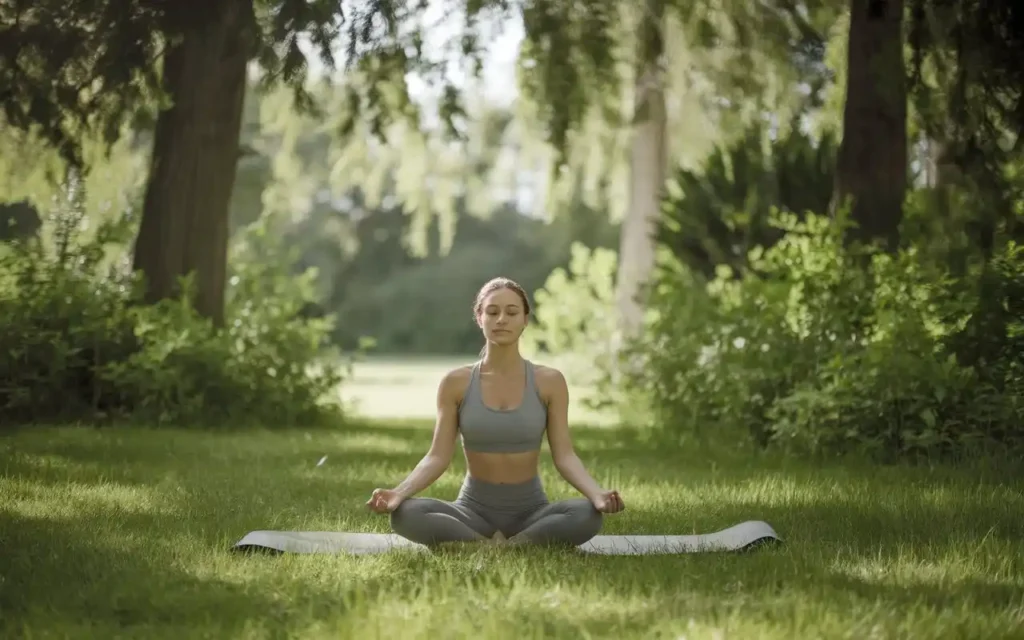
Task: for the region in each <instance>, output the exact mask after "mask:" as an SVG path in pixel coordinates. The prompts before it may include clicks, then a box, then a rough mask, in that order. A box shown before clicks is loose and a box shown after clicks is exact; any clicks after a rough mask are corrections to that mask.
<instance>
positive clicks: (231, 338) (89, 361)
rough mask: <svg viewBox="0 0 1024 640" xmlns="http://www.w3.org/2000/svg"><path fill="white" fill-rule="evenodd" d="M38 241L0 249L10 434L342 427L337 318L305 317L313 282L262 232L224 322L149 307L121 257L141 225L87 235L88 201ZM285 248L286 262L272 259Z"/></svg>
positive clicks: (76, 199) (61, 216) (236, 270)
mask: <svg viewBox="0 0 1024 640" xmlns="http://www.w3.org/2000/svg"><path fill="white" fill-rule="evenodd" d="M68 195H69V199H68V201H67V202H66V203H58V205H57V206H55V208H54V210H53V211H51V212H50V215H49V217H48V219H47V224H46V225H45V226H46V227H49V228H50V229H51V234H50V235H49V236H46V237H44V239H43V240H42V241H29V242H21V243H17V244H12V245H8V246H7V247H6V249H0V324H2V326H3V327H4V331H3V332H2V334H0V351H2V352H3V353H4V354H6V356H7V357H5V358H3V359H0V380H2V383H0V424H4V425H13V424H17V423H33V422H35V423H38V422H51V423H52V422H66V421H73V422H95V421H101V420H110V419H119V420H127V419H131V420H138V421H142V422H146V423H160V424H178V425H213V424H224V423H229V422H230V423H244V424H253V425H257V424H258V425H266V426H287V425H291V424H295V423H297V422H303V423H309V422H311V421H317V420H321V419H327V418H336V417H338V412H337V405H336V403H335V402H333V401H332V400H334V399H335V398H336V397H337V395H336V387H337V385H338V384H339V383H340V381H341V380H342V375H341V371H340V370H339V367H338V365H337V364H335V363H334V361H332V360H331V359H329V358H327V357H325V356H326V355H327V354H326V353H325V351H324V346H325V344H326V337H327V336H328V334H329V331H330V322H329V321H327V320H317V319H305V318H302V317H301V315H300V311H301V310H302V308H303V307H304V306H305V305H306V304H307V303H308V302H309V301H310V300H311V297H312V295H313V294H312V286H311V285H312V277H313V274H311V273H309V274H305V275H303V276H301V277H298V278H296V277H294V276H293V275H291V271H290V267H291V264H292V263H291V262H290V261H289V260H288V258H287V256H283V255H282V254H281V253H280V252H279V247H278V245H277V244H276V240H275V235H274V234H272V233H268V230H267V227H266V225H268V224H271V221H267V220H264V221H261V222H259V223H257V224H256V225H255V226H254V227H253V228H251V229H250V230H249V231H248V232H247V233H246V234H244V236H243V238H242V240H241V242H240V243H239V246H238V247H237V248H236V250H235V252H234V259H233V260H232V265H231V266H232V271H233V273H232V275H231V279H230V283H229V287H228V304H227V312H226V322H225V326H224V327H223V328H222V329H218V328H215V327H214V326H213V325H212V324H211V323H210V322H209V321H208V320H206V319H205V318H202V317H200V316H199V315H198V314H197V313H196V312H195V311H194V309H193V308H192V307H191V305H190V304H189V303H188V300H189V299H190V298H189V293H190V291H191V287H190V282H189V281H188V280H186V281H185V282H183V291H184V293H185V295H183V296H182V297H181V298H180V299H178V300H166V301H163V302H161V303H159V304H156V305H144V304H142V303H141V296H140V293H141V291H140V287H139V280H138V278H136V277H135V275H134V274H132V273H131V271H130V269H129V264H128V262H127V256H126V252H125V250H124V248H125V246H126V245H127V242H128V239H129V238H130V237H131V236H132V234H133V224H132V219H131V216H129V215H125V216H123V217H121V218H119V219H117V220H113V221H108V222H106V223H104V224H102V225H100V226H99V227H98V228H97V230H96V231H95V232H94V233H93V234H91V235H88V234H86V233H85V225H84V223H85V222H86V221H87V220H88V218H87V217H86V216H85V214H84V212H83V209H82V206H81V200H82V196H81V194H80V193H76V192H74V190H73V189H70V188H69V193H68ZM275 251H277V252H276V253H275Z"/></svg>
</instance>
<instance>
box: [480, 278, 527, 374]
mask: <svg viewBox="0 0 1024 640" xmlns="http://www.w3.org/2000/svg"><path fill="white" fill-rule="evenodd" d="M500 289H511V290H512V291H515V292H516V295H518V296H519V299H520V300H522V301H523V313H524V314H526V315H527V316H529V315H530V299H529V298H528V297H527V295H526V290H525V289H523V288H522V287H521V286H519V283H517V282H515V281H514V280H509V279H508V278H493V279H491V280H488V281H487V283H485V284H484V286H482V287H480V291H479V292H478V293H477V294H476V300H475V301H474V302H473V318H479V317H480V312H481V311H483V308H484V299H485V298H486V297H487V296H489V295H491V294H492V293H494V292H495V291H498V290H500ZM486 353H487V345H486V344H485V345H484V346H483V348H482V349H480V357H481V358H482V357H483V356H484V355H485V354H486Z"/></svg>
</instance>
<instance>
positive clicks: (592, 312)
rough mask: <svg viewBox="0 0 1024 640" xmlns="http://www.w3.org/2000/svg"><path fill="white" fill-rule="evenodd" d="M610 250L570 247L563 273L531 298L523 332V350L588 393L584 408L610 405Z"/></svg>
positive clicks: (556, 272) (613, 268)
mask: <svg viewBox="0 0 1024 640" xmlns="http://www.w3.org/2000/svg"><path fill="white" fill-rule="evenodd" d="M617 264H618V263H617V259H616V254H615V252H614V251H612V250H610V249H605V248H594V249H591V248H588V247H586V246H584V245H582V244H580V243H574V244H573V245H572V246H571V257H570V260H569V265H568V267H567V268H562V267H559V268H557V269H555V270H553V271H552V272H551V274H550V275H549V276H548V278H547V280H546V281H545V282H544V286H543V287H542V288H540V289H538V290H537V291H536V292H534V294H533V298H534V306H535V309H534V318H533V319H532V320H531V326H530V327H528V328H527V330H526V332H525V333H523V338H522V342H523V349H524V351H527V352H535V353H543V354H546V355H548V356H551V357H552V358H553V359H554V361H556V362H557V364H558V366H559V367H561V369H562V371H563V372H564V373H565V375H566V377H567V378H568V379H569V381H570V382H571V383H572V384H573V385H576V386H579V387H583V388H585V389H588V390H589V394H588V395H586V396H584V397H583V398H581V400H582V402H581V404H583V405H584V406H587V407H590V408H605V407H607V406H609V405H610V404H614V403H615V401H616V399H617V398H616V396H615V395H614V394H613V393H612V387H611V385H610V381H611V380H612V375H613V373H614V364H615V355H614V349H615V344H614V341H613V339H612V337H613V336H614V335H615V333H616V314H615V284H614V283H615V271H616V267H617Z"/></svg>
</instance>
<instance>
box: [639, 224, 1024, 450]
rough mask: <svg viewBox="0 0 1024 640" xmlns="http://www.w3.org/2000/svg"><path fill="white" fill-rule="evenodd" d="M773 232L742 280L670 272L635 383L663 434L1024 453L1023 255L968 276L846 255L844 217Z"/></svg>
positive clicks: (904, 258)
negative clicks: (720, 433)
mask: <svg viewBox="0 0 1024 640" xmlns="http://www.w3.org/2000/svg"><path fill="white" fill-rule="evenodd" d="M773 224H775V225H776V226H778V227H779V228H780V229H781V230H782V231H784V232H785V236H784V237H783V239H782V240H781V241H780V242H779V243H778V244H776V245H774V246H773V247H771V248H770V249H768V250H766V251H765V250H762V249H760V248H756V249H755V250H754V251H752V252H751V254H750V262H749V264H750V269H749V270H748V271H746V272H744V273H742V274H736V273H733V272H731V271H730V270H729V269H727V268H722V269H720V270H719V273H718V274H717V276H716V277H715V278H714V279H712V280H711V281H710V282H708V283H706V284H705V283H703V282H702V281H701V280H699V279H698V278H697V277H695V276H693V275H692V274H691V273H690V272H689V271H687V270H685V269H682V268H676V269H675V270H667V271H666V272H665V273H663V274H662V275H661V276H660V277H659V281H658V286H657V287H655V292H654V296H653V300H652V306H653V310H654V312H655V313H654V318H655V319H654V320H653V321H652V325H651V327H650V331H649V335H648V336H647V337H645V338H644V339H643V340H642V341H640V342H639V343H637V344H636V345H634V346H633V349H634V350H635V351H636V352H637V353H638V354H639V355H640V356H641V357H642V358H643V359H644V362H645V363H646V366H645V368H644V369H643V371H640V372H638V373H636V374H633V375H631V376H630V378H629V379H628V381H627V382H628V385H629V388H630V390H631V392H632V393H633V394H634V395H636V396H638V397H640V398H643V399H644V400H645V401H646V403H647V405H648V407H649V408H650V410H651V411H652V418H654V420H655V422H656V424H658V425H660V427H659V428H660V429H661V431H662V433H663V434H665V435H669V436H671V437H672V438H675V439H683V438H686V437H690V436H693V435H702V434H703V433H704V430H705V429H715V428H718V429H730V428H735V427H740V428H742V429H743V430H744V431H745V432H746V433H747V434H748V435H749V437H750V439H751V440H752V441H753V442H754V443H756V444H757V445H758V446H761V447H765V446H778V447H782V448H785V449H787V450H789V451H791V452H797V453H804V454H841V453H846V452H859V453H867V454H869V455H873V456H877V457H883V458H890V459H891V458H895V457H908V456H916V455H932V454H941V455H959V454H963V453H967V452H970V451H974V450H976V449H977V448H978V447H983V446H991V445H997V446H1000V447H1012V448H1018V447H1021V446H1022V445H1024V429H1021V427H1020V426H1019V425H1021V424H1024V420H1022V419H1024V406H1022V404H1021V400H1020V398H1021V393H1022V392H1024V386H1022V384H1024V383H1022V381H1024V378H1022V376H1021V371H1022V365H1024V341H1022V339H1021V334H1022V333H1024V332H1022V331H1021V326H1022V318H1024V314H1022V313H1021V312H1020V309H1021V305H1022V304H1024V286H1022V285H1021V282H1022V278H1024V254H1022V252H1021V250H1020V249H1019V248H1018V247H1016V246H1014V245H1013V244H1009V245H1007V248H1006V250H1005V252H1004V253H1003V254H1001V255H1000V256H999V257H998V259H997V260H995V261H993V262H992V263H990V264H989V265H988V266H986V267H984V268H982V269H978V270H976V271H975V272H973V273H972V275H971V276H970V277H961V278H956V279H954V278H951V277H949V275H948V274H947V273H946V272H944V271H943V270H942V269H939V268H938V267H936V266H934V265H933V264H932V263H931V262H930V261H926V260H923V259H921V257H920V256H919V254H918V252H917V251H916V250H914V249H908V250H906V251H904V252H902V253H900V254H899V255H897V256H895V257H893V256H889V255H886V254H882V253H878V252H875V251H871V250H868V249H865V248H863V247H853V246H844V242H843V231H844V225H843V224H841V223H838V222H837V221H836V220H831V219H828V218H825V217H820V216H813V215H812V216H808V217H807V218H806V219H805V220H804V221H802V222H801V221H799V220H798V219H797V218H796V217H795V216H792V215H789V214H786V215H779V214H776V215H775V216H774V217H773ZM1015 314H1016V315H1015ZM980 327H984V329H983V330H982V329H980ZM979 354H987V355H986V356H985V357H979Z"/></svg>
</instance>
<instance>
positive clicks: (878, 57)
mask: <svg viewBox="0 0 1024 640" xmlns="http://www.w3.org/2000/svg"><path fill="white" fill-rule="evenodd" d="M903 9H904V5H903V0H851V1H850V32H849V38H848V42H847V74H846V76H847V82H846V105H845V108H844V112H843V135H842V141H841V142H840V145H839V158H838V162H837V166H836V185H835V200H834V203H833V206H834V207H840V206H843V205H845V204H846V202H847V199H848V198H851V199H852V203H851V205H850V206H851V217H852V220H853V221H854V222H855V223H856V225H857V228H856V232H855V233H856V235H857V236H859V237H860V239H862V240H875V239H878V240H881V241H882V242H883V243H884V245H885V246H886V247H888V248H889V249H895V248H896V246H897V244H898V242H899V226H900V221H901V219H902V215H903V199H904V197H905V195H906V190H907V186H908V185H907V171H908V167H907V83H906V78H905V68H904V63H903V51H904V50H903V44H904V40H903Z"/></svg>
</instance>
